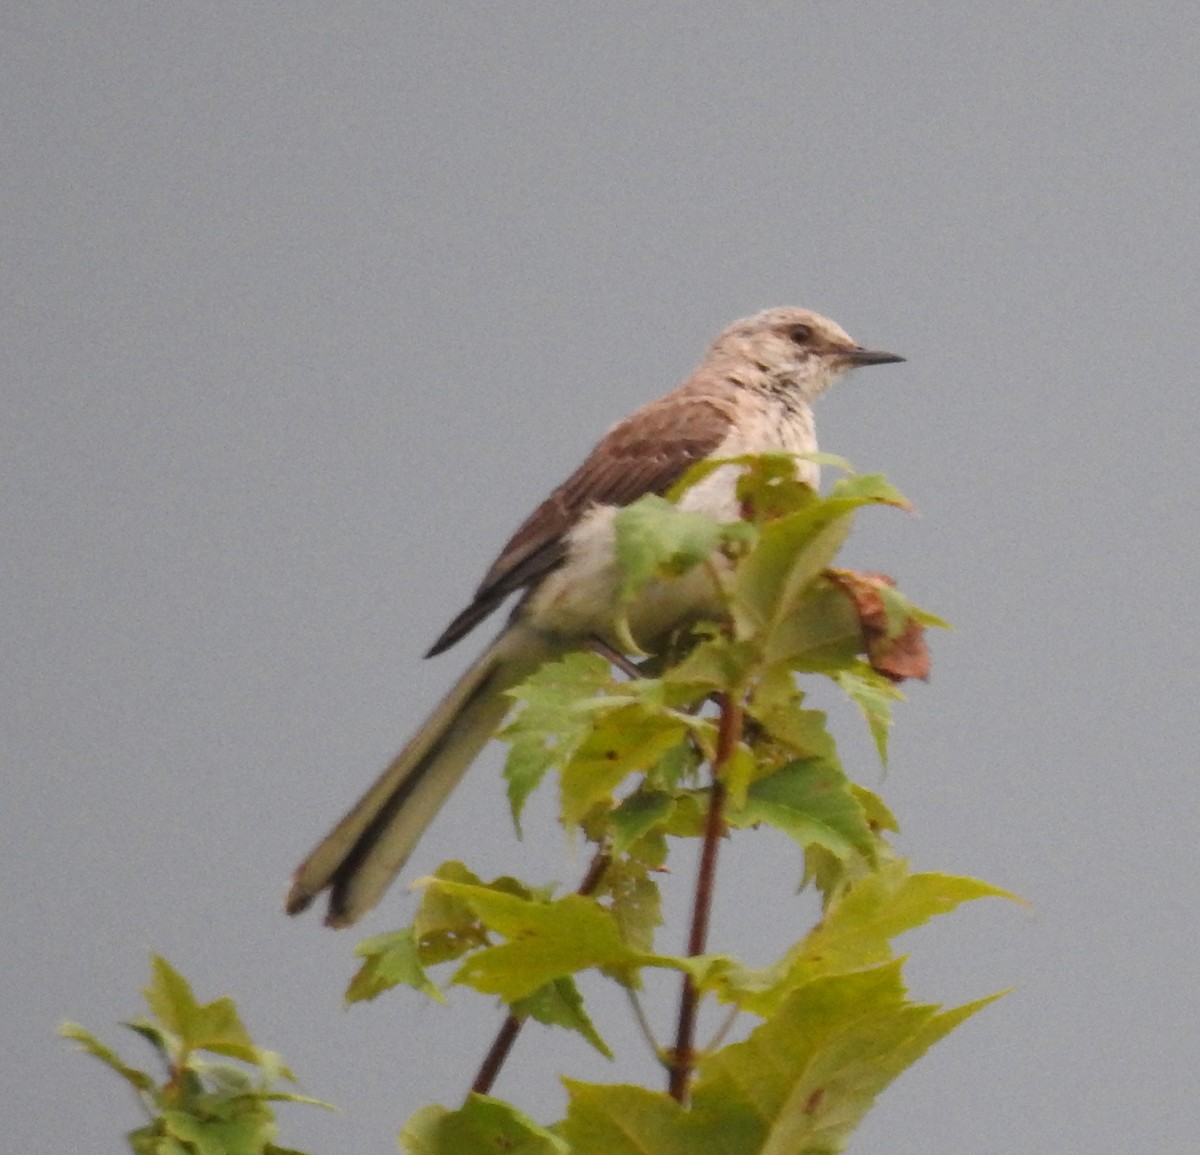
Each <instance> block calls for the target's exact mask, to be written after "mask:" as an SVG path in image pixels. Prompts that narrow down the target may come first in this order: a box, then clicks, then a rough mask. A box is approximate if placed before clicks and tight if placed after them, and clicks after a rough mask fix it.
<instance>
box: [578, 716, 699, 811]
mask: <svg viewBox="0 0 1200 1155" xmlns="http://www.w3.org/2000/svg"><path fill="white" fill-rule="evenodd" d="M688 728H689V727H688V725H687V724H686V722H685V721H684V720H683V719H681V718H680V717H679V716H678V715H675V714H673V713H670V712H667V711H664V710H652V709H649V708H647V707H646V706H645V705H644V704H642V703H638V702H633V703H630V704H628V705H624V706H619V707H617V708H616V709H613V710H610V711H607V712H606V713H604V714H598V715H595V716H594V717H593V721H592V728H591V731H590V733H589V734H588V735H587V736H586V737H585V738H584V739H583V740H582V741H581V742H580V743H578V745H577V746H576V748H575V750H574V752H573V754H572V755H571V757H570V759H569V761H567V762H566V763H565V764H564V765H563V770H562V778H561V789H562V822H563V825H564V826H565V827H567V828H568V829H571V828H572V827H574V826H575V825H576V824H577V823H578V822H579V821H580V820H581V819H582V818H583V816H584V815H585V814H587V813H588V812H589V811H590V810H591V809H592V807H593V806H595V805H596V804H597V803H604V804H606V805H607V806H609V807H612V806H614V805H615V802H614V800H613V797H612V795H613V791H614V790H615V789H616V788H617V786H619V785H620V783H621V782H623V781H624V780H625V779H626V778H627V777H628V776H629V775H630V774H637V773H643V772H645V771H647V770H649V769H651V768H652V767H653V766H654V765H655V764H656V763H657V762H658V761H659V760H660V759H661V758H663V757H664V756H665V755H666V753H667V752H668V751H669V750H671V749H672V748H673V747H675V746H678V745H679V744H680V743H681V742H683V741H684V739H685V738H686V737H687V734H688Z"/></svg>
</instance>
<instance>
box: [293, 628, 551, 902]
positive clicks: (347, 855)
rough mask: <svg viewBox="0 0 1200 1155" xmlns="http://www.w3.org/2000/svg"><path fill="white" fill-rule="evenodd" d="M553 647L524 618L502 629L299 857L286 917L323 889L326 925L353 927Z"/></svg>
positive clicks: (408, 852) (391, 877)
mask: <svg viewBox="0 0 1200 1155" xmlns="http://www.w3.org/2000/svg"><path fill="white" fill-rule="evenodd" d="M556 652H557V651H556V650H555V649H554V647H553V646H552V645H551V644H550V643H548V642H547V641H546V640H545V639H544V638H543V637H542V636H541V635H539V634H537V633H534V632H533V631H532V630H530V629H528V628H527V627H525V626H522V625H520V624H519V623H513V624H512V625H510V626H509V627H508V628H507V629H506V630H504V632H503V633H501V634H500V636H499V637H498V638H497V639H496V640H495V641H494V642H493V643H492V644H491V646H489V647H488V649H487V650H486V651H484V653H483V654H482V655H481V656H480V658H479V659H478V661H476V662H475V664H474V665H472V666H471V668H470V669H469V670H467V672H466V673H465V674H464V675H463V676H462V677H461V678H460V679H459V680H458V682H457V683H456V684H455V686H454V688H453V689H452V690H451V691H450V692H449V693H448V694H447V695H446V696H445V698H443V699H442V701H441V702H440V703H439V705H438V706H437V708H436V709H435V710H434V711H433V713H432V714H430V716H429V717H428V718H427V719H426V721H425V723H424V725H422V727H421V728H420V729H419V730H418V731H417V732H416V734H414V735H413V737H412V738H411V739H410V740H409V742H408V745H406V746H405V747H404V749H403V750H401V751H400V753H399V754H397V755H396V757H395V758H394V759H392V763H391V765H390V766H388V768H387V769H386V770H385V771H384V772H383V773H382V774H381V775H380V776H379V780H378V781H377V782H376V783H375V785H374V786H372V787H371V788H370V789H369V790H368V791H367V792H366V793H365V794H364V795H363V796H362V798H360V799H359V800H358V802H357V803H355V805H354V807H353V809H352V810H351V811H350V812H349V813H348V814H347V815H346V817H345V818H343V819H342V820H341V822H339V823H338V824H337V825H336V826H335V827H334V828H333V829H332V830H331V831H330V832H329V834H327V835H326V836H325V838H323V839H322V840H321V842H320V843H319V844H318V845H317V846H316V848H315V849H314V850H313V852H312V853H311V854H310V855H309V856H308V857H307V858H306V859H305V860H304V861H303V862H302V863H301V864H300V866H299V867H298V868H297V870H296V874H295V877H294V878H293V881H292V888H291V890H290V891H288V896H287V901H286V903H285V907H286V909H287V912H288V914H298V913H299V912H300V911H302V910H304V909H305V908H306V907H307V906H308V905H309V904H310V903H311V902H312V901H313V899H314V898H316V897H317V895H318V894H320V893H321V891H323V890H325V889H326V888H327V887H328V888H329V911H328V913H327V914H326V916H325V922H326V924H327V925H328V926H349V925H350V924H351V923H353V922H357V921H358V919H360V918H361V917H362V916H363V915H364V914H366V912H367V911H368V910H370V909H371V908H372V907H373V906H374V905H375V904H376V903H377V902H378V901H379V899H380V898H381V897H382V896H383V892H384V891H385V890H387V888H388V887H389V886H390V885H391V883H392V880H393V879H394V878H395V877H396V875H397V874H399V873H400V870H401V869H402V868H403V866H404V864H405V862H406V861H407V860H408V856H409V855H410V854H411V853H412V851H413V848H414V847H415V846H416V844H417V840H418V839H419V838H420V837H421V834H422V833H423V832H424V830H425V827H426V826H428V825H429V823H430V822H432V821H433V818H434V815H436V814H437V812H438V810H440V809H441V806H442V803H444V802H445V801H446V798H447V797H448V796H449V794H450V792H451V791H452V790H453V789H454V787H455V786H457V785H458V782H459V779H461V778H462V776H463V774H464V773H465V772H466V769H467V767H468V766H469V765H470V764H471V762H472V761H473V760H474V758H475V755H476V754H478V753H479V751H480V750H481V749H482V748H483V746H484V745H485V744H486V743H487V741H488V739H489V738H491V737H492V735H493V734H494V733H495V730H496V728H497V727H498V726H499V725H500V722H501V721H502V720H503V718H504V715H505V714H506V713H507V711H508V708H509V705H510V704H511V703H510V700H509V698H508V696H507V695H506V694H505V692H504V691H505V690H508V689H511V688H512V687H513V686H515V685H516V684H517V683H518V682H520V681H522V680H523V679H524V678H526V677H527V676H528V675H529V674H531V673H532V672H533V671H534V670H535V669H536V668H537V667H538V666H539V665H541V664H542V662H544V661H545V660H546V659H547V658H550V657H552V656H554V654H555V653H556Z"/></svg>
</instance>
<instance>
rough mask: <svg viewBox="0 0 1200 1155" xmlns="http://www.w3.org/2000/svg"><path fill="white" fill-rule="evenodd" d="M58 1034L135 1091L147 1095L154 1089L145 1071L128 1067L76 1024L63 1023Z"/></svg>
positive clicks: (114, 1053)
mask: <svg viewBox="0 0 1200 1155" xmlns="http://www.w3.org/2000/svg"><path fill="white" fill-rule="evenodd" d="M58 1033H59V1034H60V1035H61V1036H62V1037H63V1038H64V1039H71V1040H72V1041H73V1042H76V1043H78V1044H79V1047H80V1049H81V1050H83V1051H86V1052H87V1053H88V1054H89V1055H92V1056H94V1057H95V1058H97V1059H99V1060H100V1061H101V1062H102V1063H104V1064H106V1065H107V1066H109V1067H111V1068H112V1069H113V1070H114V1071H116V1072H117V1074H118V1075H120V1076H121V1078H122V1079H124V1080H125V1081H126V1082H127V1083H129V1084H131V1085H132V1086H133V1087H134V1088H135V1089H136V1090H138V1091H142V1092H146V1093H149V1092H150V1091H152V1090H153V1089H154V1079H153V1078H152V1077H151V1076H150V1075H148V1074H147V1073H146V1072H145V1071H139V1070H138V1069H137V1068H136V1067H130V1066H128V1065H127V1064H126V1063H124V1062H122V1060H121V1058H120V1057H119V1056H118V1055H117V1053H116V1051H114V1050H113V1049H112V1048H111V1047H108V1046H105V1044H104V1043H102V1042H100V1040H99V1039H97V1038H96V1036H95V1035H93V1034H92V1033H91V1032H89V1031H85V1030H84V1029H83V1027H81V1026H80V1025H79V1024H78V1023H63V1024H62V1025H61V1026H60V1027H59V1028H58Z"/></svg>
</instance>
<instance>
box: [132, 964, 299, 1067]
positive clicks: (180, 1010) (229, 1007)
mask: <svg viewBox="0 0 1200 1155" xmlns="http://www.w3.org/2000/svg"><path fill="white" fill-rule="evenodd" d="M150 961H151V973H152V977H151V981H150V985H149V986H148V987H146V988H145V990H144V991H143V994H144V995H145V997H146V1004H147V1005H148V1006H149V1007H150V1010H151V1012H152V1013H153V1014H154V1015H155V1016H156V1017H157V1018H158V1019H159V1021H160V1022H161V1023H163V1024H164V1025H165V1026H166V1027H167V1028H168V1029H169V1030H170V1031H172V1032H173V1033H174V1034H176V1035H178V1036H179V1038H180V1040H181V1041H182V1042H183V1045H184V1046H185V1047H186V1048H188V1049H189V1050H203V1051H213V1052H215V1053H217V1054H220V1055H227V1056H229V1057H230V1058H233V1059H241V1060H242V1061H243V1062H247V1063H254V1064H256V1065H257V1064H259V1063H260V1061H261V1059H262V1054H263V1053H262V1052H261V1051H260V1050H259V1049H258V1047H256V1046H255V1045H254V1041H253V1040H252V1039H251V1038H250V1033H249V1032H248V1031H247V1030H246V1028H245V1027H244V1026H243V1025H242V1021H241V1019H239V1018H238V1013H237V1008H236V1007H235V1006H234V1003H233V1000H232V999H230V998H219V999H214V1000H213V1001H212V1002H211V1003H204V1004H200V1003H198V1002H197V1001H196V997H195V995H193V994H192V988H191V987H190V986H189V985H188V982H187V980H186V979H185V978H184V977H183V976H182V975H181V974H180V973H179V972H178V971H176V970H175V969H174V967H172V966H171V964H170V963H169V962H167V960H166V959H164V958H162V957H161V956H160V955H152V956H151V960H150ZM286 1077H290V1075H288V1076H286Z"/></svg>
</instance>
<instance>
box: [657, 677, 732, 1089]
mask: <svg viewBox="0 0 1200 1155" xmlns="http://www.w3.org/2000/svg"><path fill="white" fill-rule="evenodd" d="M717 701H718V704H719V706H720V710H721V714H720V719H719V721H718V725H717V749H716V753H715V754H714V756H713V762H712V772H713V784H712V793H711V794H710V796H709V802H708V815H707V817H706V819H705V823H704V844H703V846H702V848H701V851H700V868H699V870H698V871H697V873H696V895H695V899H694V901H693V904H692V928H691V932H690V934H689V935H688V957H690V958H694V957H695V956H696V955H701V954H703V953H704V951H705V948H706V947H707V945H708V923H709V917H710V915H711V913H712V899H713V888H714V882H715V879H716V873H717V850H718V849H719V847H720V845H721V835H722V834H723V833H724V832H725V821H724V818H723V811H724V808H725V784H724V783H723V782H722V781H721V772H722V770H724V768H725V766H726V765H727V764H728V762H729V759H730V758H731V757H732V756H733V752H734V750H735V749H736V747H737V743H738V740H739V739H740V738H741V734H742V708H741V705H740V703H738V702H737V701H735V700H734V699H733V698H732V697H730V696H729V695H728V694H719V695H718V696H717ZM699 1005H700V992H699V991H698V990H697V989H696V984H695V982H694V981H693V980H692V977H691V975H685V976H684V979H683V987H682V989H681V991H680V993H679V1022H678V1026H677V1028H676V1032H675V1050H674V1052H673V1055H672V1062H671V1072H670V1078H669V1079H668V1082H667V1091H668V1093H669V1094H670V1095H671V1097H672V1098H673V1099H675V1100H676V1101H678V1102H680V1103H684V1102H686V1101H687V1097H688V1088H689V1086H690V1084H691V1080H692V1070H693V1068H694V1067H695V1065H696V1047H695V1040H696V1012H697V1010H698V1009H699Z"/></svg>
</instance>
